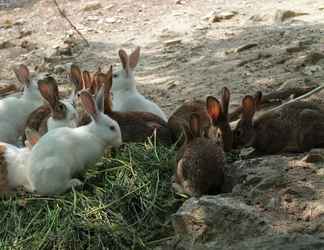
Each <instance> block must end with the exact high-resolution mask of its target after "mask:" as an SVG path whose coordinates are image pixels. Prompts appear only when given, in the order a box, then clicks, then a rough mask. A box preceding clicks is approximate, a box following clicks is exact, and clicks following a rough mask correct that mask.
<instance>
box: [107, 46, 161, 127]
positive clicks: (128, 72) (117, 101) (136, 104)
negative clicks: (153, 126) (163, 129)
mask: <svg viewBox="0 0 324 250" xmlns="http://www.w3.org/2000/svg"><path fill="white" fill-rule="evenodd" d="M139 56H140V48H139V47H137V48H136V49H135V50H134V51H133V52H132V53H131V54H130V56H128V55H127V53H126V52H125V50H123V49H121V50H119V58H120V61H121V63H122V66H123V69H122V70H120V71H118V72H116V73H114V74H113V85H112V94H113V109H114V111H121V112H128V111H139V112H150V113H153V114H155V115H157V116H159V117H161V118H162V119H163V120H165V121H167V117H166V115H165V113H164V112H163V111H162V110H161V109H160V108H159V106H158V105H157V104H155V103H154V102H152V101H150V100H148V99H146V98H145V97H144V96H143V95H141V94H140V93H139V92H138V91H137V89H136V81H135V78H134V73H133V72H134V69H135V67H136V65H137V63H138V60H139Z"/></svg>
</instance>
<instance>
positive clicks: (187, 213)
mask: <svg viewBox="0 0 324 250" xmlns="http://www.w3.org/2000/svg"><path fill="white" fill-rule="evenodd" d="M172 221H173V226H174V229H175V232H176V234H177V235H180V237H181V236H184V237H185V238H189V239H191V240H197V241H205V240H211V239H214V240H216V239H217V240H219V241H224V242H228V243H231V244H232V243H234V242H238V241H241V240H243V239H246V238H250V237H259V236H261V235H265V234H269V233H270V232H271V227H270V226H269V223H268V222H267V219H266V218H264V217H261V216H259V215H258V213H257V211H256V210H255V209H254V208H253V207H251V206H248V205H246V204H245V203H243V202H241V201H240V200H238V199H236V198H232V197H226V196H220V195H218V196H203V197H201V198H199V199H197V198H191V199H189V200H187V201H186V202H185V203H184V204H183V206H182V207H181V208H180V209H179V210H178V212H177V213H176V214H174V215H173V217H172ZM189 242H190V241H189Z"/></svg>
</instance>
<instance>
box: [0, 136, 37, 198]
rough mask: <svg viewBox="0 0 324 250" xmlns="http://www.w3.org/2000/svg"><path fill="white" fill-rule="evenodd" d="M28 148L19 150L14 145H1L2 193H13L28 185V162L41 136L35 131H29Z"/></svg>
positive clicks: (0, 183)
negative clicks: (25, 184)
mask: <svg viewBox="0 0 324 250" xmlns="http://www.w3.org/2000/svg"><path fill="white" fill-rule="evenodd" d="M26 136H27V141H26V142H25V143H26V145H28V146H27V147H24V148H18V147H16V146H14V145H12V144H8V143H2V142H1V143H0V192H8V191H13V190H14V189H16V188H18V187H20V186H22V185H23V184H24V183H26V180H27V179H26V178H27V176H26V166H25V165H26V162H27V160H28V157H29V156H30V153H31V149H32V147H33V146H34V145H35V144H36V143H37V141H38V140H39V137H40V135H39V134H38V133H37V132H36V131H33V130H27V132H26Z"/></svg>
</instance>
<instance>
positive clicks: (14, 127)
mask: <svg viewBox="0 0 324 250" xmlns="http://www.w3.org/2000/svg"><path fill="white" fill-rule="evenodd" d="M14 71H15V74H16V76H17V78H18V80H19V82H20V83H21V84H23V85H24V92H23V94H22V96H21V97H13V96H9V97H6V98H4V99H2V100H0V141H2V142H6V143H10V144H16V143H17V140H18V138H19V137H20V136H21V135H23V134H24V127H25V124H26V121H27V118H28V116H29V114H30V113H31V112H33V111H34V110H35V109H36V108H38V107H39V106H41V105H42V104H43V100H42V96H41V94H40V93H39V90H38V87H37V83H36V80H35V79H32V77H31V76H30V73H29V70H28V68H27V66H25V65H23V64H22V65H20V66H19V67H18V68H17V69H14Z"/></svg>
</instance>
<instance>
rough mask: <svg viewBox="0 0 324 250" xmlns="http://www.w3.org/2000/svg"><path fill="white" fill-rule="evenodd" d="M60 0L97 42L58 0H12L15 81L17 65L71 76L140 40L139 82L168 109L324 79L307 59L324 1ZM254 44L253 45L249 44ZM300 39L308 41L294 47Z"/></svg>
mask: <svg viewBox="0 0 324 250" xmlns="http://www.w3.org/2000/svg"><path fill="white" fill-rule="evenodd" d="M8 1H9V0H8ZM25 2H26V1H25ZM18 3H19V2H18ZM18 3H16V5H17V4H18ZM58 3H59V5H60V7H61V8H62V9H63V10H64V11H65V13H66V15H67V16H68V17H69V18H70V19H71V21H72V22H73V23H74V25H75V26H76V27H77V28H78V29H79V30H80V32H82V34H83V35H84V36H85V37H86V39H87V40H88V41H89V43H90V47H86V46H85V44H84V43H83V42H82V40H81V38H80V37H79V36H78V35H77V34H76V33H75V32H74V31H73V30H72V29H71V26H70V25H69V24H68V23H67V21H66V20H65V19H63V18H62V17H61V16H60V15H59V13H58V11H57V9H56V7H55V5H54V3H53V1H47V0H45V1H28V2H27V3H25V4H24V3H22V4H21V5H20V8H13V7H12V8H6V9H5V8H2V10H1V11H0V44H2V45H3V43H4V42H7V43H9V45H8V46H7V47H9V48H5V49H0V60H1V61H2V62H4V63H3V64H2V67H0V79H1V82H11V81H15V80H14V74H13V72H12V71H11V70H10V68H11V67H12V66H13V65H16V64H19V63H26V64H27V65H30V66H31V67H32V68H33V69H38V71H48V72H54V73H55V74H56V77H57V78H58V79H60V80H61V81H62V80H64V77H65V74H64V69H65V68H66V69H67V68H68V67H69V65H70V63H72V62H75V63H78V64H80V66H81V67H82V68H84V69H88V70H92V71H93V70H95V69H96V67H97V66H98V65H101V66H102V67H103V68H107V67H108V66H109V64H111V63H114V64H116V63H119V60H118V57H117V52H118V49H119V48H125V49H126V50H127V51H131V50H132V49H134V48H135V46H141V48H142V53H141V60H140V64H139V66H138V67H137V72H136V73H137V80H138V87H139V89H140V91H141V92H142V93H144V94H145V95H147V96H149V97H150V98H152V99H154V100H155V101H156V102H157V103H158V104H159V105H161V107H162V108H163V109H164V110H165V111H166V112H167V113H168V114H170V112H171V111H172V110H173V109H174V108H175V107H176V106H177V105H180V104H181V103H182V102H183V101H184V100H186V99H190V98H191V97H192V98H202V97H204V96H206V95H210V94H212V95H215V96H217V95H218V94H219V91H220V89H221V87H222V86H228V87H229V88H230V90H231V91H232V106H236V105H238V104H239V102H240V98H241V97H242V96H243V95H244V94H247V93H251V92H254V91H255V90H256V89H260V90H262V91H264V92H270V91H271V90H273V89H277V88H279V87H280V86H281V85H282V84H284V83H285V82H287V81H288V80H290V81H288V84H303V83H305V82H306V83H310V82H315V83H317V84H318V83H319V82H320V80H323V68H322V67H321V65H317V66H318V67H314V65H312V66H313V68H311V69H308V71H310V73H309V72H305V67H299V68H298V67H297V66H298V63H300V61H302V60H303V57H304V56H305V55H307V54H308V53H309V52H310V51H317V52H319V51H322V52H323V50H324V40H323V39H324V38H323V32H324V26H323V23H324V10H323V8H324V5H323V3H322V1H320V0H317V1H316V0H314V1H307V0H300V1H298V4H297V5H296V1H273V0H272V1H255V0H249V1H237V0H232V1H225V0H222V1H221V0H218V1H215V0H209V1H189V0H183V1H175V0H165V1H156V0H153V1H142V0H141V1H130V0H128V1H127V0H119V1H114V0H113V1H94V2H92V1H78V0H73V1H58ZM89 9H90V10H89ZM91 9H94V10H91ZM285 10H290V11H294V12H295V13H294V14H293V15H292V16H293V17H291V18H290V17H289V14H288V17H287V18H286V16H285V15H283V18H281V17H280V15H281V14H280V11H281V12H282V11H285ZM212 12H215V13H216V15H217V14H219V13H220V14H225V16H226V13H227V12H232V13H233V14H234V16H233V17H231V18H229V19H223V20H220V21H219V22H214V23H213V22H211V20H208V18H209V16H212ZM303 14H305V15H303ZM294 15H297V16H296V17H294ZM282 19H283V20H282ZM71 40H72V43H73V44H72V45H74V46H75V47H74V49H73V51H72V52H73V53H72V55H71V56H64V55H63V56H56V55H57V53H58V52H57V51H58V49H57V48H64V47H66V44H64V41H65V42H66V41H71ZM5 45H6V44H5ZM246 45H252V46H251V48H249V49H244V46H246ZM1 47H6V46H1V45H0V48H1ZM242 47H243V50H242V51H240V50H239V51H240V52H237V49H238V48H239V49H240V48H241V49H242ZM294 47H298V48H297V49H296V50H294V49H292V50H291V51H292V52H287V48H294ZM288 51H290V50H288ZM59 53H60V52H59ZM296 65H297V66H296ZM306 71H307V70H306Z"/></svg>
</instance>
